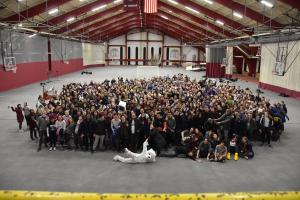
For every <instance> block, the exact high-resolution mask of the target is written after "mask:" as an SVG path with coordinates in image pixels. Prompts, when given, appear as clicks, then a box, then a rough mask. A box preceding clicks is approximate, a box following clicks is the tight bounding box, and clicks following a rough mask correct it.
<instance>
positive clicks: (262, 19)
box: [214, 0, 299, 28]
mask: <svg viewBox="0 0 300 200" xmlns="http://www.w3.org/2000/svg"><path fill="white" fill-rule="evenodd" d="M214 2H217V3H219V4H221V5H222V6H225V7H227V8H229V9H232V10H233V11H236V12H238V13H240V14H241V15H244V16H246V17H248V18H250V19H252V20H255V21H257V22H258V23H260V24H264V25H266V26H271V27H275V28H282V27H283V26H284V25H283V24H281V23H279V22H276V21H275V20H272V19H270V18H269V17H267V16H264V15H262V14H260V13H259V12H256V11H254V10H252V9H250V8H248V7H247V6H246V5H243V4H240V3H237V2H235V1H232V0H214ZM241 2H242V1H241ZM298 4H299V3H298Z"/></svg>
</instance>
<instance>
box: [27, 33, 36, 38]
mask: <svg viewBox="0 0 300 200" xmlns="http://www.w3.org/2000/svg"><path fill="white" fill-rule="evenodd" d="M34 36H36V33H34V34H32V35H29V36H28V37H29V38H32V37H34Z"/></svg>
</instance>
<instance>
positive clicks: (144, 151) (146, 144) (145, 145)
mask: <svg viewBox="0 0 300 200" xmlns="http://www.w3.org/2000/svg"><path fill="white" fill-rule="evenodd" d="M148 145H149V143H148V138H147V139H146V140H145V142H144V143H143V151H142V153H146V151H147V147H148Z"/></svg>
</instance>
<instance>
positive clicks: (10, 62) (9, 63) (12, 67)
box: [4, 57, 17, 74]
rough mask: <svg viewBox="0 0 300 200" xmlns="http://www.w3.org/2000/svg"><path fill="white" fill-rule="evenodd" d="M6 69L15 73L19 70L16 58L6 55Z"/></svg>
mask: <svg viewBox="0 0 300 200" xmlns="http://www.w3.org/2000/svg"><path fill="white" fill-rule="evenodd" d="M4 69H5V71H12V72H13V73H14V74H15V73H16V72H17V65H16V58H15V57H4Z"/></svg>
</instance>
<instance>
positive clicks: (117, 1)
mask: <svg viewBox="0 0 300 200" xmlns="http://www.w3.org/2000/svg"><path fill="white" fill-rule="evenodd" d="M121 1H122V0H115V1H114V3H120V2H121Z"/></svg>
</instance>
